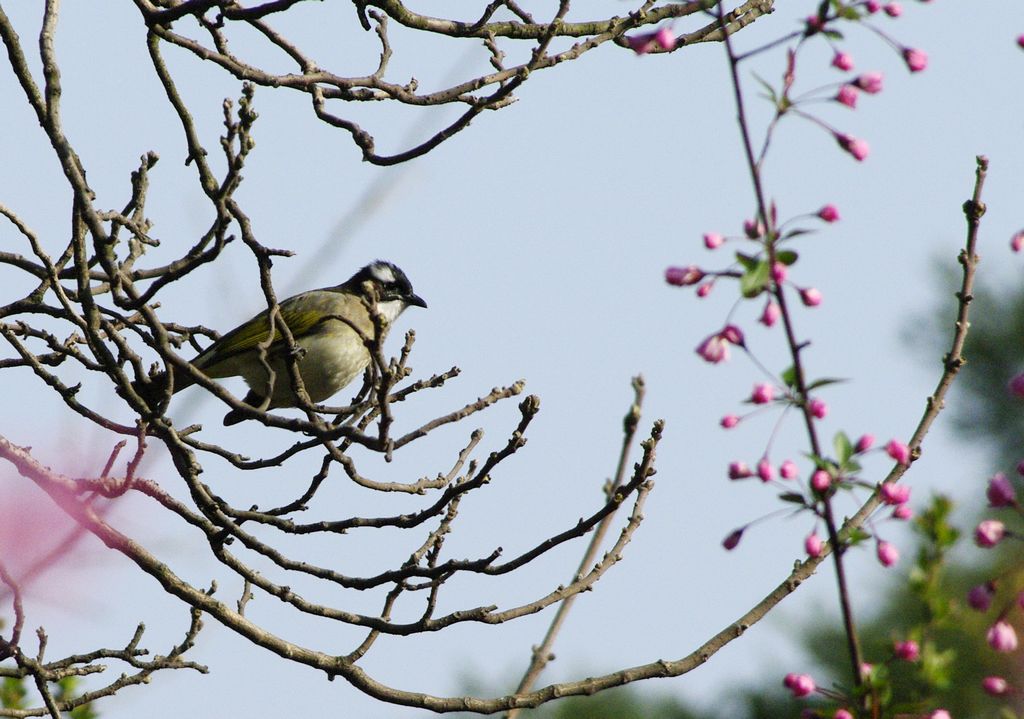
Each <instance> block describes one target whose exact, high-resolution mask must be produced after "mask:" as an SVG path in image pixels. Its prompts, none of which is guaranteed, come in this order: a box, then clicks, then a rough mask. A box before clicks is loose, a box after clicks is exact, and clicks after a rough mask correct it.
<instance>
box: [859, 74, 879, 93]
mask: <svg viewBox="0 0 1024 719" xmlns="http://www.w3.org/2000/svg"><path fill="white" fill-rule="evenodd" d="M853 84H854V85H856V86H857V87H858V88H859V89H861V90H863V91H864V92H866V93H868V94H869V95H876V94H878V93H880V92H881V91H882V73H880V72H866V73H864V74H863V75H860V76H858V77H857V78H856V79H855V80H854V81H853Z"/></svg>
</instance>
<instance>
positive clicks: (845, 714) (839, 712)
mask: <svg viewBox="0 0 1024 719" xmlns="http://www.w3.org/2000/svg"><path fill="white" fill-rule="evenodd" d="M832 719H853V714H851V713H850V712H849V710H848V709H836V713H835V714H833V715H832Z"/></svg>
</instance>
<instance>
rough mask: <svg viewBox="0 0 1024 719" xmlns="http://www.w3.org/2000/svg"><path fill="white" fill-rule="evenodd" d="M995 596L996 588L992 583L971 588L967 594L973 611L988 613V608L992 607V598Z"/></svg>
mask: <svg viewBox="0 0 1024 719" xmlns="http://www.w3.org/2000/svg"><path fill="white" fill-rule="evenodd" d="M995 595H996V588H995V585H993V584H992V582H985V583H984V584H978V585H976V586H973V587H971V590H970V591H969V592H967V604H969V605H970V607H971V609H976V610H977V611H979V612H987V611H988V608H989V607H991V606H992V598H993V597H994V596H995Z"/></svg>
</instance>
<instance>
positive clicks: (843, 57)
mask: <svg viewBox="0 0 1024 719" xmlns="http://www.w3.org/2000/svg"><path fill="white" fill-rule="evenodd" d="M832 67H834V68H836V69H837V70H842V71H843V72H849V71H850V70H852V69H853V57H852V56H850V54H849V53H845V52H838V51H837V52H836V54H835V55H833V56H832Z"/></svg>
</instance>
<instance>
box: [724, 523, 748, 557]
mask: <svg viewBox="0 0 1024 719" xmlns="http://www.w3.org/2000/svg"><path fill="white" fill-rule="evenodd" d="M744 530H746V527H741V528H739V529H734V530H733V531H731V532H730V533H729V536H727V537H726V538H725V539H723V540H722V546H723V547H725V548H726V549H727V550H729V551H730V552H731V551H732V550H734V549H736V547H737V546H738V545H739V543H740V540H741V539H743V532H744Z"/></svg>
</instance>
